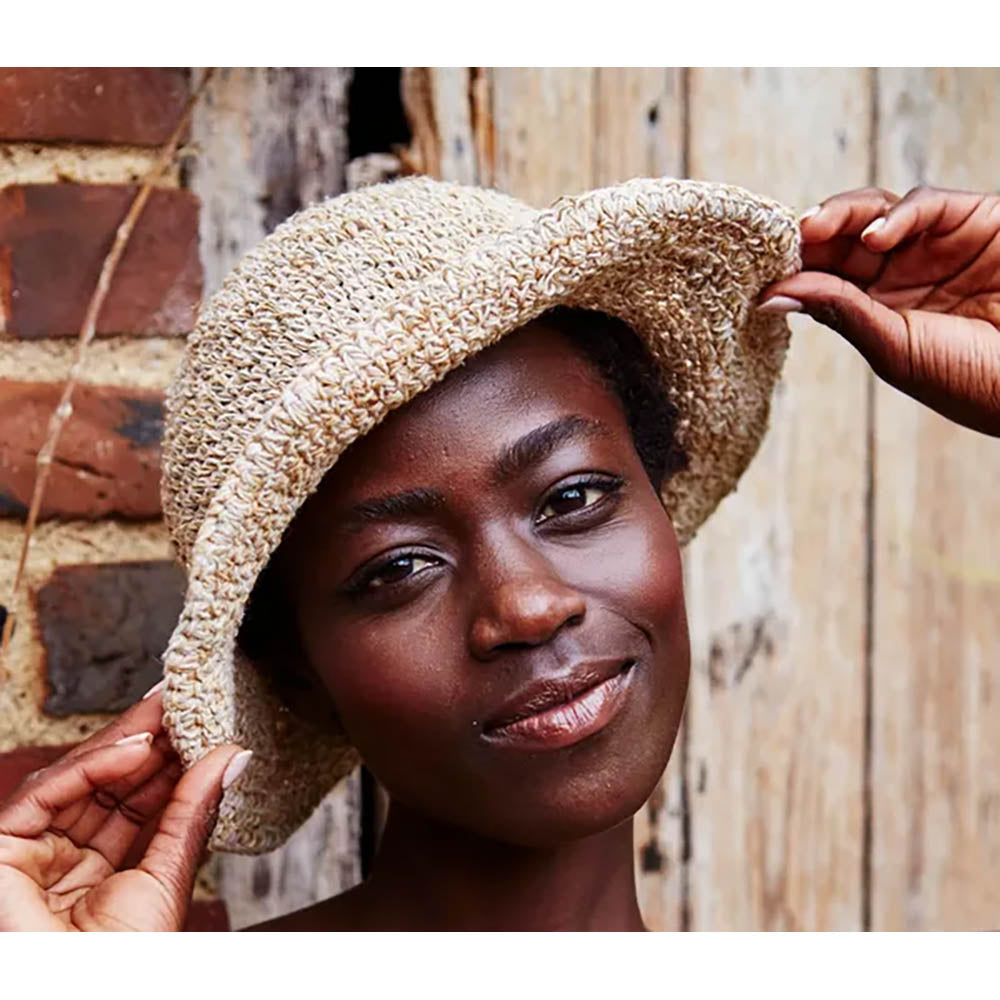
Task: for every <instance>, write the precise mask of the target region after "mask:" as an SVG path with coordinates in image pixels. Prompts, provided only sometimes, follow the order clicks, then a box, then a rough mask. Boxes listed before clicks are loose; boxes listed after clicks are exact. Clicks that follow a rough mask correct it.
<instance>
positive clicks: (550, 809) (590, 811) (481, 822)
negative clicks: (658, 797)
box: [462, 738, 673, 848]
mask: <svg viewBox="0 0 1000 1000" xmlns="http://www.w3.org/2000/svg"><path fill="white" fill-rule="evenodd" d="M672 743H673V739H672V738H671V740H670V745H672ZM651 749H652V752H650V753H647V754H646V755H644V757H643V758H642V759H640V760H636V758H635V757H634V755H633V756H632V758H631V759H629V760H624V761H623V760H620V759H618V758H617V757H616V758H611V759H608V761H607V766H606V767H603V768H601V769H600V770H599V771H597V772H590V773H587V772H582V773H577V774H575V775H572V776H571V777H569V778H568V780H566V781H563V782H560V783H559V784H558V786H557V787H553V788H538V789H535V790H532V793H531V794H530V795H527V796H526V795H525V792H524V789H523V788H522V789H521V790H520V791H519V792H518V791H515V790H513V789H511V790H508V791H506V792H504V791H501V790H499V789H497V791H496V794H495V795H494V796H492V797H491V799H492V803H495V804H494V805H492V807H491V808H490V809H489V810H487V811H483V812H480V813H479V814H478V815H477V816H476V817H475V820H474V821H473V822H469V820H470V819H472V817H468V816H467V817H465V822H463V823H462V825H463V826H466V827H469V828H471V829H473V830H474V831H475V832H476V833H479V834H480V835H482V836H487V837H490V838H491V839H493V840H499V841H502V842H504V843H509V844H516V845H518V846H522V847H533V848H546V847H558V846H559V845H562V844H566V843H570V842H572V841H578V840H584V839H586V838H588V837H594V836H597V835H599V834H602V833H605V832H607V831H608V830H612V829H614V828H615V827H617V826H620V825H621V824H622V823H625V822H627V821H629V820H630V819H631V818H632V817H633V816H634V815H635V814H636V813H637V812H638V811H639V810H640V809H641V808H642V807H643V805H645V803H646V801H647V800H648V799H649V797H650V796H651V795H652V793H653V790H654V789H655V788H656V785H657V783H658V782H659V780H660V778H661V777H662V776H663V771H664V769H665V768H666V766H667V761H668V759H669V756H670V746H667V747H666V749H665V751H664V749H663V748H662V747H656V748H651ZM633 753H634V748H633ZM498 807H500V808H499V809H498ZM501 810H502V811H501Z"/></svg>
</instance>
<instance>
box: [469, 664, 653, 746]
mask: <svg viewBox="0 0 1000 1000" xmlns="http://www.w3.org/2000/svg"><path fill="white" fill-rule="evenodd" d="M635 666H636V661H635V660H634V659H628V660H624V661H621V660H614V661H602V662H599V663H589V664H585V665H583V666H582V667H578V668H576V669H574V670H573V671H571V672H570V673H569V674H567V675H566V676H564V677H559V678H550V679H546V680H543V681H536V682H535V683H533V684H529V685H528V686H527V687H526V688H524V689H523V690H522V691H520V692H518V694H517V695H515V696H514V697H513V698H512V699H511V700H510V701H508V702H507V703H506V704H505V705H504V706H503V707H502V708H501V709H500V711H499V712H497V713H496V714H495V715H494V716H492V717H491V718H490V719H488V720H487V721H486V722H485V724H484V725H483V730H482V735H483V738H484V739H486V740H488V741H489V742H490V743H493V744H500V745H504V746H510V747H512V748H516V749H521V750H555V749H559V748H560V747H567V746H572V745H573V744H574V743H579V742H580V741H581V740H584V739H586V738H587V737H588V736H592V735H593V734H594V733H597V732H599V731H600V730H602V729H604V728H605V726H607V725H608V724H609V723H610V722H611V720H612V719H613V718H615V716H617V715H618V713H619V712H620V711H621V709H622V707H623V705H624V703H625V697H626V695H627V693H628V690H629V687H630V682H631V679H632V675H633V673H634V668H635Z"/></svg>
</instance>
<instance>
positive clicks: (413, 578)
mask: <svg viewBox="0 0 1000 1000" xmlns="http://www.w3.org/2000/svg"><path fill="white" fill-rule="evenodd" d="M389 497H393V498H396V499H395V500H394V501H393V502H391V503H390V502H388V501H387V500H386V498H389ZM376 498H378V499H379V500H380V506H381V508H382V509H381V510H375V509H373V506H372V501H373V500H375V499H376ZM362 504H366V505H367V507H366V508H362V511H363V512H364V514H365V516H363V517H359V516H358V508H359V506H360V505H362ZM282 556H283V558H282V562H281V569H282V572H283V574H284V577H285V580H286V585H287V586H288V587H289V588H290V590H291V593H292V594H293V599H294V603H295V606H296V608H297V611H298V626H299V634H300V635H301V638H302V645H303V647H304V652H305V658H306V660H307V662H308V664H309V668H310V669H311V670H312V671H313V672H314V674H315V675H316V676H317V677H318V679H319V684H318V688H320V689H321V690H322V691H323V692H324V693H325V694H326V695H327V696H328V697H329V698H330V699H331V701H332V703H333V704H335V705H336V706H337V711H338V714H339V716H340V719H341V721H342V722H343V724H344V727H345V728H346V730H347V733H348V735H349V736H350V738H351V741H352V742H353V743H354V744H355V745H356V746H357V747H358V748H359V749H360V751H361V754H362V756H363V758H364V759H365V761H366V763H367V764H368V766H369V767H370V768H371V769H372V770H373V772H374V773H375V774H376V775H377V776H378V778H379V780H380V781H381V782H382V784H383V785H384V786H385V787H386V789H387V790H388V792H389V795H390V797H391V800H392V807H391V809H390V812H389V817H388V821H387V825H386V829H385V834H384V838H383V842H382V845H381V849H380V852H379V855H378V858H377V861H376V865H375V869H374V872H373V874H372V876H371V878H370V879H369V880H368V881H367V882H366V883H365V884H364V885H363V886H362V887H360V888H359V889H358V890H356V891H355V892H352V893H348V894H346V895H345V896H342V897H339V898H338V899H336V900H333V901H330V902H328V903H325V904H321V905H320V906H318V907H314V908H313V909H312V910H310V911H307V913H305V914H302V915H299V916H297V917H295V918H292V919H291V920H289V921H286V922H284V923H282V922H277V923H275V924H271V925H269V926H270V927H272V928H273V927H278V926H285V927H295V928H297V929H304V928H305V927H313V928H317V929H318V928H331V927H339V928H347V927H354V928H364V929H379V928H393V929H417V928H424V929H428V928H440V929H470V930H471V929H476V930H486V929H515V928H517V929H529V930H530V929H538V930H541V929H553V930H555V929H559V930H584V929H594V930H596V929H600V930H629V929H631V930H638V929H642V922H641V918H640V915H639V910H638V906H637V903H636V897H635V883H634V875H633V869H632V824H631V817H632V815H633V814H634V813H635V812H636V811H637V810H638V809H639V808H640V806H641V805H642V803H643V802H644V801H645V800H646V799H647V798H648V797H649V795H650V793H651V792H652V790H653V788H654V787H655V785H656V782H657V781H658V780H659V778H660V775H661V774H662V772H663V769H664V767H665V766H666V763H667V760H668V758H669V756H670V750H671V747H672V746H673V742H674V738H675V736H676V732H677V727H678V725H679V722H680V717H681V712H682V708H683V703H684V697H685V693H686V690H687V678H688V663H689V651H688V638H687V623H686V618H685V614H684V602H683V592H682V586H681V564H680V554H679V550H678V546H677V540H676V537H675V536H674V533H673V529H672V527H671V524H670V520H669V518H668V517H667V514H666V512H665V511H664V509H663V506H662V504H661V502H660V500H659V497H658V495H657V493H656V491H655V490H654V489H653V486H652V484H651V482H650V480H649V478H648V476H647V475H646V473H645V470H644V469H643V467H642V464H641V462H640V460H639V457H638V455H637V454H636V451H635V448H634V446H633V444H632V438H631V434H630V431H629V428H628V424H627V423H626V420H625V415H624V412H623V410H622V407H621V404H620V403H619V402H618V400H617V398H616V397H615V396H614V394H613V393H612V391H611V390H610V389H608V388H607V387H606V386H605V384H604V383H603V382H602V381H601V380H600V378H599V376H598V375H596V373H595V372H594V371H593V370H592V369H591V367H590V365H589V363H588V362H587V361H586V359H584V358H583V357H579V356H577V355H576V354H575V353H574V352H573V351H572V349H571V347H570V345H569V343H568V342H567V341H566V340H565V339H564V338H563V336H562V335H561V334H559V333H557V332H555V331H552V330H550V329H548V328H546V327H544V326H543V325H541V324H538V323H536V324H531V325H530V326H528V327H526V328H524V329H523V330H521V331H518V332H517V333H515V334H512V335H511V336H510V337H508V338H506V339H505V340H504V341H502V342H501V343H500V344H499V345H497V346H496V347H494V348H492V349H490V350H489V351H486V352H483V353H482V354H481V355H479V356H477V357H476V358H474V359H473V360H472V361H471V362H470V363H469V364H468V365H466V366H465V367H464V368H463V369H461V370H460V371H459V372H456V373H454V374H453V375H452V376H449V378H448V379H446V380H445V381H444V382H443V383H442V384H440V385H439V386H437V387H436V388H435V389H433V390H431V391H430V392H428V393H426V394H425V395H424V396H422V397H421V398H419V399H418V400H417V401H415V403H413V404H411V405H410V406H408V407H406V408H405V409H403V410H400V411H397V412H396V413H394V414H393V415H391V416H390V417H389V418H388V419H387V420H386V421H385V423H384V424H382V425H381V426H380V427H379V428H378V429H376V430H375V431H373V432H372V433H371V434H369V435H368V436H367V437H366V438H365V439H363V440H362V441H360V442H358V443H357V445H356V446H354V447H352V448H351V449H350V450H349V451H348V452H347V453H346V454H345V456H344V458H343V459H342V461H341V462H340V463H338V465H337V467H336V468H335V470H334V472H333V473H332V474H331V475H330V476H328V477H327V479H326V480H325V482H324V484H323V486H322V487H321V489H320V490H319V491H318V492H317V493H316V494H315V495H314V497H313V498H311V499H310V502H309V503H308V504H307V505H306V506H305V507H304V508H303V510H302V512H301V515H300V516H299V517H298V518H297V519H296V522H295V529H294V531H293V532H292V533H291V536H290V538H289V540H288V544H287V545H286V546H285V547H284V550H283V553H282ZM607 659H611V660H614V661H617V662H625V661H629V660H631V661H634V662H635V667H634V668H633V669H634V676H633V677H632V683H631V690H630V694H629V697H628V699H627V702H626V704H625V707H624V709H623V711H622V712H621V713H620V714H619V715H618V716H617V717H616V718H615V719H614V720H613V721H612V722H611V723H610V724H609V725H608V726H607V727H606V728H604V729H603V730H601V731H600V732H598V733H596V734H594V735H593V736H591V737H589V738H587V739H584V740H582V741H580V742H578V743H575V744H574V745H572V746H569V747H564V748H559V749H554V750H546V751H544V752H524V751H522V750H512V749H510V748H507V747H503V746H500V747H498V746H497V745H495V744H494V743H493V742H491V741H490V740H489V739H488V738H486V736H484V728H485V726H486V722H487V720H488V719H489V717H490V716H491V714H492V713H495V711H496V709H497V708H498V707H499V706H500V705H501V704H502V703H503V702H504V700H505V699H506V698H507V697H508V696H509V695H510V692H511V691H513V690H516V689H517V688H519V687H523V686H524V685H525V684H526V683H528V682H529V681H531V680H533V679H537V678H543V677H549V676H553V675H559V674H561V673H565V671H566V670H568V669H570V668H571V667H572V666H573V665H574V664H579V663H581V662H591V661H603V660H607ZM306 700H307V701H308V702H311V703H312V704H316V703H317V701H318V699H317V697H316V695H315V694H310V696H309V697H308V699H306Z"/></svg>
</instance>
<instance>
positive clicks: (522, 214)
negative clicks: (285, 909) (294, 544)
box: [163, 178, 799, 853]
mask: <svg viewBox="0 0 1000 1000" xmlns="http://www.w3.org/2000/svg"><path fill="white" fill-rule="evenodd" d="M798 232H799V231H798V224H797V222H796V219H795V217H794V215H793V214H792V212H791V211H790V210H788V209H787V208H785V207H783V206H781V205H779V204H777V203H775V202H773V201H770V200H768V199H765V198H761V197H758V196H756V195H752V194H750V193H749V192H747V191H744V190H742V189H740V188H736V187H730V186H725V185H718V184H708V183H701V182H695V181H681V180H671V179H637V180H632V181H628V182H626V183H624V184H619V185H616V186H615V187H610V188H606V189H602V190H598V191H591V192H588V193H586V194H582V195H578V196H574V197H567V198H561V199H559V200H558V201H556V202H555V203H553V204H552V205H551V206H550V207H548V208H546V209H543V210H537V209H534V208H532V207H530V206H528V205H526V204H524V203H522V202H520V201H518V200H516V199H514V198H511V197H508V196H507V195H503V194H500V193H498V192H496V191H491V190H485V189H480V188H469V187H462V186H459V185H456V184H449V183H443V182H439V181H434V180H430V179H428V178H411V179H406V180H401V181H395V182H391V183H389V184H381V185H376V186H374V187H369V188H364V189H362V190H360V191H356V192H353V193H351V194H346V195H341V196H339V197H337V198H332V199H330V200H328V201H325V202H322V203H320V204H316V205H313V206H311V207H309V208H306V209H304V210H303V211H301V212H298V213H297V214H296V215H294V216H292V217H291V218H290V219H288V220H287V221H286V222H284V223H282V224H281V225H280V226H278V228H277V229H275V231H274V232H273V233H272V234H271V235H270V236H268V237H267V238H266V239H265V240H263V242H261V243H260V244H259V245H258V246H257V247H255V248H254V249H253V250H251V251H250V252H249V253H248V254H247V255H246V256H245V257H244V258H243V259H242V261H241V262H240V263H239V264H238V265H237V266H236V267H235V268H234V270H233V271H232V272H231V273H230V274H229V276H228V277H227V278H226V280H225V281H224V282H223V284H222V287H221V289H220V290H219V291H218V292H217V293H216V295H215V296H214V297H213V298H212V299H211V300H210V302H209V303H208V304H207V306H206V307H205V309H204V310H203V312H202V315H201V317H200V319H199V322H198V325H197V328H196V329H195V331H194V332H193V333H192V334H191V335H190V337H189V338H188V342H187V349H186V353H185V356H184V358H183V361H182V363H181V365H180V368H179V370H178V373H177V375H176V377H175V380H174V382H173V385H172V386H171V389H170V391H169V393H168V398H167V424H166V430H165V436H164V446H163V447H164V451H163V506H164V513H165V517H166V521H167V525H168V527H169V530H170V534H171V537H172V540H173V542H174V545H175V547H176V551H177V553H178V555H179V557H180V559H181V561H182V562H183V563H184V565H185V567H186V569H187V574H188V589H187V595H186V598H185V604H184V608H183V611H182V613H181V617H180V620H179V622H178V625H177V627H176V629H175V631H174V633H173V636H172V637H171V640H170V643H169V646H168V648H167V651H166V654H165V658H164V666H165V675H166V678H167V685H166V690H165V693H164V707H165V725H166V727H167V731H168V732H169V734H170V737H171V739H172V740H173V743H174V745H175V746H176V748H177V750H178V752H179V754H180V756H181V759H182V761H183V762H184V764H185V765H186V766H190V765H192V764H193V763H194V762H195V761H196V760H198V759H199V758H200V757H202V756H203V755H204V754H206V753H207V752H208V751H209V750H211V749H212V748H213V747H216V746H219V745H221V744H223V743H228V742H237V743H240V744H241V745H243V746H245V747H249V748H251V749H252V750H253V751H254V756H253V758H252V759H251V762H250V765H249V767H248V768H247V770H246V772H244V774H243V776H242V777H241V778H240V780H239V781H238V782H236V783H235V784H234V785H233V786H232V787H231V788H230V789H229V790H228V791H227V792H226V794H225V796H224V798H223V802H222V806H221V810H220V815H219V821H218V823H217V825H216V828H215V832H214V834H213V839H212V847H213V849H216V850H228V851H238V852H241V853H259V852H262V851H267V850H270V849H272V848H274V847H276V846H278V845H279V844H281V843H282V842H283V841H284V840H285V839H286V838H287V837H288V836H289V835H290V834H291V833H292V832H293V831H294V830H295V829H296V828H297V827H298V826H299V825H300V824H301V823H302V822H304V821H305V819H306V818H307V817H308V816H309V814H310V813H311V812H312V810H313V809H314V808H315V807H316V806H317V805H318V803H319V802H320V800H321V799H322V797H323V796H324V795H325V794H326V793H327V792H328V791H329V790H330V789H331V788H332V787H333V786H334V785H335V784H336V782H337V781H338V780H339V779H340V778H342V777H343V776H344V775H345V774H347V773H348V772H349V771H351V770H352V769H353V767H354V766H355V764H356V763H357V761H358V756H357V753H356V751H355V750H354V749H353V748H352V747H351V746H350V745H349V743H348V742H347V740H346V737H345V735H344V734H343V732H340V731H330V729H329V728H320V727H318V726H315V725H312V724H310V723H308V722H306V721H304V720H302V719H300V718H298V716H295V715H293V714H292V713H291V712H290V711H289V709H288V708H286V707H285V705H284V704H283V703H282V702H281V701H280V699H278V697H277V696H276V695H275V694H274V693H273V692H272V691H271V690H270V689H269V686H268V683H267V680H266V677H265V674H264V672H263V671H259V670H257V669H256V668H255V666H254V664H253V663H251V662H249V661H248V659H247V658H246V657H245V656H244V655H243V653H242V652H241V651H240V649H239V648H238V647H237V646H236V642H235V640H236V636H237V632H238V630H239V627H240V624H241V621H242V617H243V612H244V608H245V605H246V602H247V599H248V597H249V596H250V593H251V591H252V590H253V587H254V584H255V582H256V580H257V577H258V575H259V574H260V572H261V570H262V569H263V568H264V566H265V565H266V564H267V561H268V559H269V558H270V556H271V554H272V553H273V551H274V550H275V549H276V548H277V546H278V543H279V542H280V540H281V537H282V534H283V533H284V531H285V529H286V528H287V527H288V525H289V524H290V523H291V521H292V519H293V517H294V516H295V513H296V511H297V510H298V508H299V507H300V506H301V505H302V503H303V502H304V501H305V500H306V498H307V497H308V496H309V495H310V494H311V493H312V492H313V491H314V490H315V489H316V488H317V486H318V485H319V483H320V481H321V479H322V478H323V476H324V474H325V473H326V472H328V471H329V470H330V468H331V467H332V466H333V465H334V464H335V463H336V461H337V458H338V457H339V455H340V454H341V453H342V452H343V451H344V449H346V448H347V447H348V446H349V445H350V444H351V442H352V441H354V440H356V439H357V438H358V437H360V436H361V435H363V434H366V433H367V432H368V431H369V430H371V429H372V428H373V427H374V426H375V425H376V424H378V422H379V421H380V420H382V419H383V417H385V415H386V414H387V413H388V412H389V411H391V410H392V409H394V408H396V407H399V406H402V405H404V404H405V403H406V402H408V401H409V400H411V399H412V398H413V397H414V396H416V395H417V394H419V393H421V392H423V391H424V390H426V389H428V388H429V387H430V386H432V385H434V384H435V383H436V382H438V381H439V380H440V379H442V378H443V377H444V376H445V375H447V374H448V373H449V372H450V371H452V370H453V369H455V368H456V367H458V366H459V365H461V364H462V362H463V361H464V360H465V359H467V358H468V357H470V356H471V355H473V354H475V353H476V352H478V351H481V350H482V349H483V348H485V347H487V346H489V345H490V344H493V343H495V342H496V341H497V340H499V339H500V338H501V337H503V336H504V335H505V334H507V333H510V332H512V331H513V330H515V329H517V328H518V327H520V326H522V325H524V324H525V323H527V322H529V321H530V320H532V319H535V318H536V317H538V316H539V315H540V314H541V313H543V312H545V311H546V310H547V309H550V308H552V307H554V306H560V305H564V306H575V307H579V308H585V309H595V310H599V311H601V312H604V313H608V314H610V315H612V316H616V317H618V318H619V319H621V320H624V321H625V322H626V323H628V324H629V326H631V327H632V329H633V330H635V331H636V333H638V334H639V335H640V336H641V337H642V339H643V341H644V342H645V344H646V345H647V346H648V348H649V350H650V352H651V354H652V356H653V358H654V359H655V361H656V362H657V365H658V367H659V370H660V372H661V374H662V378H663V382H664V386H665V388H666V390H667V393H668V394H669V396H670V398H671V400H672V401H673V403H674V405H675V406H676V407H677V409H678V411H679V420H678V423H677V436H678V438H679V444H680V445H681V447H682V448H683V449H684V451H685V453H686V455H687V458H688V464H687V467H686V468H685V469H683V470H682V471H680V472H677V473H674V474H673V476H671V477H670V478H669V479H668V481H667V482H665V483H664V484H663V487H662V496H663V500H664V502H665V504H666V507H667V509H668V511H669V513H670V515H671V517H672V519H673V523H674V526H675V529H676V531H677V534H678V537H679V539H680V541H681V543H682V544H684V543H686V542H687V541H688V540H689V539H690V538H691V537H692V536H693V534H694V532H695V531H696V529H697V528H698V526H699V525H700V524H701V523H702V522H703V521H704V520H705V518H706V517H707V516H708V515H709V514H710V513H711V511H712V510H713V509H714V508H715V506H716V505H717V504H718V503H719V501H720V500H721V499H722V498H723V497H725V496H726V494H727V493H729V492H730V491H731V490H732V489H733V488H734V487H735V485H736V482H737V480H738V478H739V476H740V475H741V473H742V472H743V470H744V469H745V468H746V466H747V463H748V462H749V461H750V459H751V458H752V457H753V455H754V453H755V452H756V450H757V447H758V445H759V443H760V439H761V437H762V435H763V433H764V430H765V428H766V425H767V417H768V409H769V404H770V399H771V393H772V390H773V388H774V385H775V382H776V381H777V378H778V375H779V373H780V370H781V365H782V362H783V359H784V355H785V351H786V347H787V344H788V327H787V324H786V322H785V320H784V318H783V317H780V316H773V315H767V314H761V313H759V312H758V311H756V310H755V309H754V303H755V300H756V298H757V296H758V294H759V293H760V291H761V290H762V289H763V288H764V287H765V286H766V285H768V284H770V283H771V282H773V281H777V280H779V279H781V278H784V277H787V276H788V275H790V274H792V273H794V272H795V271H796V270H797V269H798V267H799V235H798Z"/></svg>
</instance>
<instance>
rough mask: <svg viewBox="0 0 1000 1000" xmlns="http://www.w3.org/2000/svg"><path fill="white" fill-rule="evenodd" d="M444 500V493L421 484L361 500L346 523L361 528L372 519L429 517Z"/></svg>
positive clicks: (389, 519) (347, 526) (349, 512)
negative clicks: (409, 488)
mask: <svg viewBox="0 0 1000 1000" xmlns="http://www.w3.org/2000/svg"><path fill="white" fill-rule="evenodd" d="M444 504H445V499H444V494H442V493H440V492H438V490H430V489H426V488H424V487H422V486H418V487H416V488H414V489H412V490H403V491H402V492H400V493H388V494H386V495H385V496H381V497H372V498H371V499H370V500H362V501H361V502H360V503H356V504H355V505H354V506H353V507H351V509H350V510H349V511H348V512H347V514H346V516H345V517H344V522H343V523H344V527H346V528H347V529H348V530H353V531H358V530H360V528H361V527H362V526H363V525H365V524H370V523H371V522H373V521H398V520H405V519H406V518H418V517H427V516H429V515H430V514H433V513H434V512H435V511H437V510H440V509H441V508H442V507H443V506H444Z"/></svg>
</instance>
